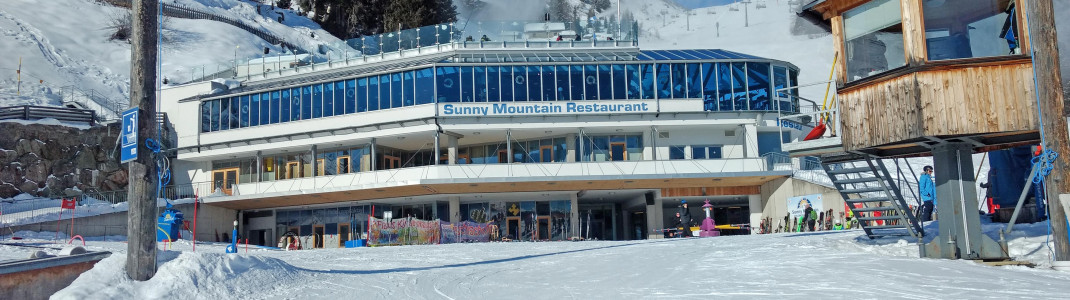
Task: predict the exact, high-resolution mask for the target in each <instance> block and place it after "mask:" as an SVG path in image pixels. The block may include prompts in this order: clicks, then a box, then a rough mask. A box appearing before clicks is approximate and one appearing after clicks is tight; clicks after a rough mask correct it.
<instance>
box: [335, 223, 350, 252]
mask: <svg viewBox="0 0 1070 300" xmlns="http://www.w3.org/2000/svg"><path fill="white" fill-rule="evenodd" d="M347 241H349V223H341V224H338V247H339V248H342V247H345V246H346V242H347Z"/></svg>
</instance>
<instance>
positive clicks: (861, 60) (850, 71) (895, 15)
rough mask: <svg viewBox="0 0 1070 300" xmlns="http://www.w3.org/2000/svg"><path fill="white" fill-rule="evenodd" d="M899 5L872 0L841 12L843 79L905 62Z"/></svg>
mask: <svg viewBox="0 0 1070 300" xmlns="http://www.w3.org/2000/svg"><path fill="white" fill-rule="evenodd" d="M899 4H900V2H899V1H898V0H875V1H871V2H868V3H865V4H862V5H860V6H858V7H856V8H854V9H851V10H849V11H847V12H845V13H844V14H843V30H844V40H845V41H846V43H845V45H844V47H845V48H846V51H847V55H846V61H847V81H854V80H858V79H862V78H865V77H869V76H870V75H874V74H878V73H881V72H884V71H887V70H890V69H894V68H898V67H901V66H904V65H906V58H905V54H904V53H905V52H904V51H903V26H902V23H903V19H902V12H901V11H900V7H899ZM972 5H973V4H970V6H972ZM963 11H967V10H963ZM925 19H926V22H927V21H928V19H929V18H928V16H926V18H925ZM929 51H930V52H932V50H931V49H930V50H929ZM938 52H939V51H938Z"/></svg>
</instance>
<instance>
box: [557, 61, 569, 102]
mask: <svg viewBox="0 0 1070 300" xmlns="http://www.w3.org/2000/svg"><path fill="white" fill-rule="evenodd" d="M556 73H557V87H556V89H557V100H561V101H568V100H572V98H571V97H572V96H570V95H569V88H570V85H569V77H568V74H569V72H568V66H557V72H556Z"/></svg>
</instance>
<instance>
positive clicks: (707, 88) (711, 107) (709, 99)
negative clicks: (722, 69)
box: [702, 63, 717, 111]
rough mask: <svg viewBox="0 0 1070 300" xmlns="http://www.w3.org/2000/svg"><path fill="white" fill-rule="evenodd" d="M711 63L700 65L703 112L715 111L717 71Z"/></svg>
mask: <svg viewBox="0 0 1070 300" xmlns="http://www.w3.org/2000/svg"><path fill="white" fill-rule="evenodd" d="M714 66H715V65H714V64H712V63H704V64H702V87H703V93H704V94H703V98H702V109H703V110H705V111H716V110H717V69H716V68H714Z"/></svg>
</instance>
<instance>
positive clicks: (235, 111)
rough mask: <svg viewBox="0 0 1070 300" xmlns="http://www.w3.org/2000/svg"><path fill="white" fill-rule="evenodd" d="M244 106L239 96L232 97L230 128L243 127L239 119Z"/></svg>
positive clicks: (246, 107)
mask: <svg viewBox="0 0 1070 300" xmlns="http://www.w3.org/2000/svg"><path fill="white" fill-rule="evenodd" d="M242 108H243V107H242V106H241V101H240V100H238V97H231V98H230V129H235V128H241V127H242V126H241V121H240V119H239V118H240V117H241V114H242ZM244 108H245V109H248V108H249V107H248V106H245V107H244Z"/></svg>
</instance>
